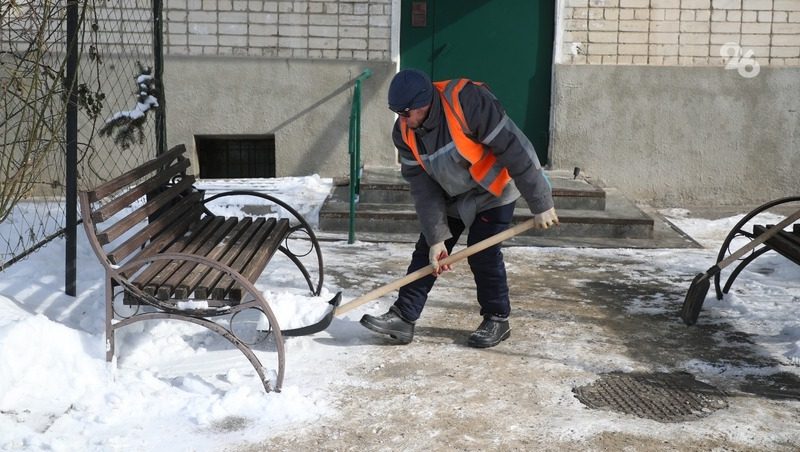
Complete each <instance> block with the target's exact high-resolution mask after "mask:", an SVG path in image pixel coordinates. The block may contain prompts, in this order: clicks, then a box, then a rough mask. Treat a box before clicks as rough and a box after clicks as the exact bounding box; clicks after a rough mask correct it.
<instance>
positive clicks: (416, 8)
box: [411, 1, 428, 28]
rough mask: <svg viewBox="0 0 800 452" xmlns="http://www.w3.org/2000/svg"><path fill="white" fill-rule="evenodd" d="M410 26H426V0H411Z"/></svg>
mask: <svg viewBox="0 0 800 452" xmlns="http://www.w3.org/2000/svg"><path fill="white" fill-rule="evenodd" d="M411 26H412V27H415V28H420V27H427V26H428V2H427V1H421V2H411Z"/></svg>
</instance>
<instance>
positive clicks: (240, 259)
mask: <svg viewBox="0 0 800 452" xmlns="http://www.w3.org/2000/svg"><path fill="white" fill-rule="evenodd" d="M276 224H277V221H276V220H275V219H274V218H269V219H267V220H266V221H265V222H263V224H262V225H261V226H259V228H258V230H257V231H256V232H255V233H254V234H253V236H252V237H251V238H250V240H248V241H247V243H243V244H242V249H241V251H240V252H239V255H238V256H236V260H234V261H233V263H232V264H230V266H231V268H233V269H234V270H236V271H237V272H239V274H241V275H242V276H244V270H245V269H246V268H247V267H248V266H249V265H250V262H251V261H252V260H253V259H254V258H256V257H257V256H258V255H259V251H260V250H262V249H264V248H266V247H268V244H267V243H266V239H267V237H269V235H270V234H271V233H272V231H273V229H274V228H275V226H276ZM278 240H280V239H278ZM263 251H266V250H263ZM232 286H233V277H231V276H230V275H227V274H225V275H222V278H221V279H220V280H219V281H218V282H217V283H216V284H215V285H214V288H213V289H212V290H211V298H212V299H214V300H224V299H225V296H226V295H227V294H228V291H229V290H230V289H231V287H232ZM236 301H239V300H238V299H237V300H236Z"/></svg>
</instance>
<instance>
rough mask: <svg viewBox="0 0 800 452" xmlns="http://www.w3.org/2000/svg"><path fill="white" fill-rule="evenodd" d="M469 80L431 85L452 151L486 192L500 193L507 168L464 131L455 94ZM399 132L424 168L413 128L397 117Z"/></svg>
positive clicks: (507, 179) (495, 194)
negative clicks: (461, 159) (451, 140)
mask: <svg viewBox="0 0 800 452" xmlns="http://www.w3.org/2000/svg"><path fill="white" fill-rule="evenodd" d="M469 82H470V80H467V79H458V80H445V81H441V82H434V83H433V86H435V87H436V90H437V91H439V98H440V99H441V101H442V108H443V109H444V116H445V118H446V119H447V128H448V129H449V130H450V137H451V138H452V139H453V143H454V144H455V147H456V150H458V153H459V154H460V155H461V156H462V157H463V158H464V159H465V160H467V161H468V162H469V163H470V167H469V173H470V175H471V176H472V179H473V180H475V182H477V183H478V184H479V185H480V186H481V187H483V188H485V189H486V190H487V191H488V192H489V193H491V194H493V195H494V196H500V195H501V194H502V193H503V189H505V187H506V185H507V184H508V182H509V181H510V180H511V176H509V174H508V170H507V169H506V168H504V167H502V166H500V164H499V163H498V162H497V158H496V157H495V156H494V154H492V152H491V151H490V150H489V148H488V147H486V146H484V145H483V144H481V143H478V142H476V141H474V140H472V139H471V138H469V137H468V136H467V134H466V133H465V130H466V131H469V127H467V122H466V119H465V118H464V111H463V110H462V109H461V102H460V101H459V99H458V94H459V93H460V92H461V89H462V88H464V86H465V85H466V84H467V83H469ZM472 83H475V84H476V85H483V83H480V82H472ZM400 132H401V134H402V136H403V141H405V142H406V145H408V147H409V148H410V149H411V152H412V153H413V154H414V158H415V159H416V160H417V162H419V164H420V166H422V168H423V169H424V170H426V171H427V169H426V168H425V164H424V163H423V162H422V158H420V155H419V150H418V149H417V138H416V136H415V135H414V131H413V130H412V129H411V128H410V127H408V125H407V122H406V118H400Z"/></svg>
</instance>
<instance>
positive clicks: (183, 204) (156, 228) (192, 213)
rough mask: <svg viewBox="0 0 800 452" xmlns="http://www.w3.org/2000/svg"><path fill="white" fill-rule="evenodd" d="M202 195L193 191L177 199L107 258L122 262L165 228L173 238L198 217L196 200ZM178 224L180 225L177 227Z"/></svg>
mask: <svg viewBox="0 0 800 452" xmlns="http://www.w3.org/2000/svg"><path fill="white" fill-rule="evenodd" d="M202 196H203V194H202V193H200V192H195V193H191V194H189V196H186V197H184V198H183V199H181V200H180V201H178V202H177V203H176V204H175V205H174V206H173V207H172V209H170V210H169V211H167V212H165V213H164V214H163V215H161V216H160V217H158V218H157V219H156V220H155V221H152V222H151V223H150V224H148V225H147V226H145V227H144V228H142V229H141V230H140V231H139V232H137V233H136V234H134V235H133V236H132V237H130V238H129V239H128V240H126V241H125V242H124V243H122V244H120V245H119V246H118V247H117V248H116V249H114V251H111V252H110V253H108V258H109V260H110V261H111V262H112V263H114V264H118V263H120V262H122V260H123V259H125V257H126V256H129V255H131V254H132V253H133V252H134V251H135V250H136V249H138V248H140V247H142V246H143V245H144V244H146V243H147V242H148V241H151V242H154V240H153V239H155V238H156V236H158V235H159V234H160V233H161V232H162V231H164V230H165V229H166V230H167V232H168V234H170V235H172V236H174V238H177V237H178V236H179V235H182V234H183V233H184V232H185V231H186V229H187V228H188V226H189V224H190V223H191V222H192V221H194V220H197V219H198V218H200V216H199V215H200V208H199V204H198V201H199V200H200V198H201V197H202ZM178 225H180V226H181V227H178ZM162 242H163V239H162V238H161V237H159V240H158V243H162ZM152 245H153V243H151V244H150V245H149V247H152ZM166 245H168V243H162V245H161V246H162V247H163V246H166ZM158 251H160V249H158V250H155V251H153V252H154V253H155V252H158Z"/></svg>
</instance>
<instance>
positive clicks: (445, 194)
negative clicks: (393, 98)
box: [392, 83, 553, 245]
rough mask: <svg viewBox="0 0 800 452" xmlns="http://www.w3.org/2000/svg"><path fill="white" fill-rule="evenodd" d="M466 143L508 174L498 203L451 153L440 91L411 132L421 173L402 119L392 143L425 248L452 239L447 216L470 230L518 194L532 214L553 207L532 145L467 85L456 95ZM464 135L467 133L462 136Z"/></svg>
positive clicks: (492, 102) (490, 98) (488, 96)
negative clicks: (477, 145)
mask: <svg viewBox="0 0 800 452" xmlns="http://www.w3.org/2000/svg"><path fill="white" fill-rule="evenodd" d="M459 100H460V102H461V107H462V109H463V111H464V117H465V119H466V123H467V124H466V125H467V128H468V129H469V130H470V131H471V135H469V137H470V138H471V139H473V140H475V141H478V142H481V143H483V144H484V145H486V146H488V147H489V148H490V150H491V152H493V153H494V155H495V157H496V158H497V160H498V162H499V163H500V164H501V165H503V166H504V167H505V168H507V169H508V173H509V175H510V176H511V178H512V181H511V182H509V183H508V185H506V187H505V189H504V190H503V193H501V195H500V196H499V197H496V196H494V195H492V194H491V193H489V192H488V191H486V190H485V189H484V188H483V187H481V186H480V185H479V184H478V183H477V182H475V180H474V179H473V178H472V176H471V174H470V173H469V162H467V161H466V159H464V158H463V157H462V156H461V155H460V154H459V152H458V150H457V149H456V148H455V145H454V143H453V139H452V138H451V136H450V130H449V129H448V126H447V120H446V119H445V116H444V111H443V109H442V103H441V102H442V101H441V99H440V97H439V94H438V90H437V91H435V93H434V96H433V102H432V104H431V108H430V112H429V113H428V117H427V118H426V119H425V121H424V122H423V124H422V126H421V127H419V128H417V129H416V130H414V133H415V134H416V141H417V150H418V151H419V154H420V158H421V159H422V161H423V162H424V164H425V168H426V169H427V171H426V169H423V168H422V166H420V164H419V162H417V160H416V159H415V158H414V154H413V152H412V151H411V149H410V148H409V147H408V145H407V144H406V143H405V141H404V140H403V137H402V132H401V129H400V119H399V118H398V120H397V121H396V122H395V125H394V130H393V133H392V139H393V141H394V145H395V146H396V147H397V149H398V151H399V153H400V164H401V173H402V175H403V178H404V179H405V180H406V181H408V183H409V187H410V191H411V196H412V198H413V199H414V207H415V209H416V211H417V217H418V218H419V221H420V225H421V227H422V233H423V235H424V236H425V239H426V241H427V242H428V245H433V244H435V243H438V242H441V241H444V240H447V239H449V238H450V237H452V234H451V233H450V229H449V228H448V226H447V216H448V215H449V216H452V217H458V218H460V219H461V220H462V221H463V222H464V224H465V225H467V226H469V225H470V224H472V221H473V220H474V218H475V215H476V214H477V213H478V212H482V211H484V210H487V209H491V208H493V207H498V206H502V205H505V204H508V203H510V202H514V201H515V200H516V199H517V198H519V196H520V193H521V194H522V196H523V198H524V199H525V201H526V202H527V204H528V207H529V208H530V209H531V212H533V213H541V212H544V211H546V210H548V209H550V208H552V207H553V196H552V191H551V187H550V183H549V181H548V180H547V178H546V176H545V175H544V172H543V170H542V167H541V164H540V163H539V159H538V157H537V156H536V152H535V151H534V149H533V145H532V144H531V142H530V140H528V138H527V137H526V136H525V134H524V133H522V131H521V130H520V129H519V128H518V127H517V126H516V124H514V121H513V120H511V118H509V117H508V115H507V114H506V112H505V110H504V109H503V107H502V106H501V105H500V102H499V101H498V100H497V98H495V97H494V95H493V94H492V93H491V92H490V91H489V90H488V89H487V88H485V87H483V86H479V85H475V84H473V83H467V84H466V85H465V86H464V88H463V89H462V90H461V92H460V93H459ZM465 132H466V131H465Z"/></svg>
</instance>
